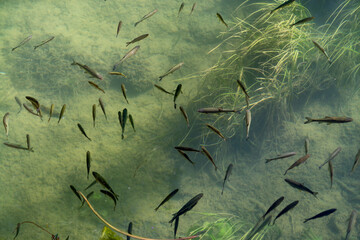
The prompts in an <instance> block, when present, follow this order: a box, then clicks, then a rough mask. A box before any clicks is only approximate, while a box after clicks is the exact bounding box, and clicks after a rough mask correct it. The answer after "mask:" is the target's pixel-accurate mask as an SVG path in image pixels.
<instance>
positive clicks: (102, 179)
mask: <svg viewBox="0 0 360 240" xmlns="http://www.w3.org/2000/svg"><path fill="white" fill-rule="evenodd" d="M92 174H93V176H94V178H95V180H96V181H97V182H98V183H100V184H101V185H102V186H103V187H105V188H106V189H108V190H109V191H110V192H111V193H112V194H114V196H115V198H116V199H118V195H117V194H115V192H114V191H113V190H112V188H111V187H110V185H109V184H108V183H107V182H106V181H105V179H104V178H103V177H102V176H101V175H100V174H99V173H97V172H92Z"/></svg>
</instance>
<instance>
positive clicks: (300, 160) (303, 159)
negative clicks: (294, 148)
mask: <svg viewBox="0 0 360 240" xmlns="http://www.w3.org/2000/svg"><path fill="white" fill-rule="evenodd" d="M309 157H310V154H306V155H305V156H303V157H301V158H300V159H299V160H297V161H296V162H294V163H293V164H292V165H291V166H290V167H289V168H288V169H287V170H286V171H285V173H284V175H286V173H287V172H288V171H289V170H290V169H293V168H294V167H297V166H299V165H300V164H302V163H304V162H305V161H306V160H307V159H308V158H309Z"/></svg>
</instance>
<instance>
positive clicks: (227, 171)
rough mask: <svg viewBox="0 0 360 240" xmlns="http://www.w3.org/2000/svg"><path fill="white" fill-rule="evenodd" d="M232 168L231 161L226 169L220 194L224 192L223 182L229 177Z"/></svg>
mask: <svg viewBox="0 0 360 240" xmlns="http://www.w3.org/2000/svg"><path fill="white" fill-rule="evenodd" d="M232 169H233V165H232V163H230V164H229V166H228V167H227V169H226V173H225V177H224V182H223V186H222V191H221V195H223V193H224V187H225V182H226V180H228V181H229V177H230V174H231V172H232Z"/></svg>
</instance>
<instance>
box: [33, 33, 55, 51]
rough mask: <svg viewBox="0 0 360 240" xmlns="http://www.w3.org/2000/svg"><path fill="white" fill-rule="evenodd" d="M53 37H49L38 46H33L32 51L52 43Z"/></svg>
mask: <svg viewBox="0 0 360 240" xmlns="http://www.w3.org/2000/svg"><path fill="white" fill-rule="evenodd" d="M54 38H55V37H54V36H51V37H50V38H49V39H47V40H44V41H42V42H41V43H40V44H39V45H36V46H34V50H36V49H37V48H38V47H41V46H42V45H44V44H46V43H48V42H50V41H52V40H53V39H54Z"/></svg>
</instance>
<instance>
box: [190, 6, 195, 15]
mask: <svg viewBox="0 0 360 240" xmlns="http://www.w3.org/2000/svg"><path fill="white" fill-rule="evenodd" d="M195 7H196V3H194V4H193V5H192V8H191V11H190V14H189V15H191V14H192V13H193V11H194V9H195Z"/></svg>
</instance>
